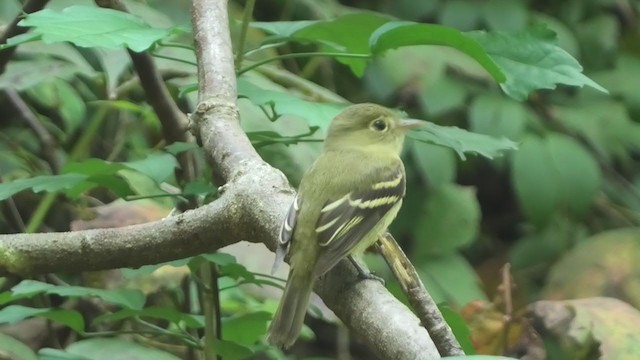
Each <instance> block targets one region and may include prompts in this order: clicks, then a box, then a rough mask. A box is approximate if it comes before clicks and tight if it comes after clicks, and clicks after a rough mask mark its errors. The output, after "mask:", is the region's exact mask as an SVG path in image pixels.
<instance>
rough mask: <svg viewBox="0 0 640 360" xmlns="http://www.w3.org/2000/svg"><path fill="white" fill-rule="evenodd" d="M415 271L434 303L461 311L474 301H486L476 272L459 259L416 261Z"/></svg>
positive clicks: (452, 256) (453, 257) (446, 257)
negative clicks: (450, 305) (451, 306)
mask: <svg viewBox="0 0 640 360" xmlns="http://www.w3.org/2000/svg"><path fill="white" fill-rule="evenodd" d="M419 260H420V262H419V263H417V262H414V263H416V264H417V265H416V268H417V270H418V274H420V278H421V279H422V280H423V281H424V282H425V286H426V287H427V289H429V293H431V295H432V296H433V298H434V299H435V301H436V302H438V303H440V302H443V301H446V302H448V303H450V304H452V305H453V306H459V307H462V306H464V305H465V304H467V303H469V302H470V301H473V300H485V301H486V300H487V295H486V294H485V293H484V292H483V291H482V289H481V288H480V281H479V279H478V276H477V275H476V273H475V271H474V270H473V268H472V267H471V265H469V263H468V262H467V260H465V259H464V258H463V257H462V256H461V255H458V254H450V255H447V256H437V257H436V256H430V257H428V258H425V257H423V258H419Z"/></svg>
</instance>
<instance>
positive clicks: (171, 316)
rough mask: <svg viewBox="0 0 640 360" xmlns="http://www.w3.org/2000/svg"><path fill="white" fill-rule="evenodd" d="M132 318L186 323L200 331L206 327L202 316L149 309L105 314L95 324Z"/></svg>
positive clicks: (167, 309)
mask: <svg viewBox="0 0 640 360" xmlns="http://www.w3.org/2000/svg"><path fill="white" fill-rule="evenodd" d="M132 317H148V318H153V319H163V320H167V321H169V322H171V323H174V324H180V323H184V325H186V326H187V327H189V328H194V329H199V328H202V327H204V318H203V317H202V316H201V315H194V314H185V313H183V312H180V311H178V310H177V309H175V308H166V307H147V308H144V309H142V310H133V309H122V310H120V311H116V312H114V313H111V314H103V315H100V316H98V317H97V318H95V320H94V324H99V323H104V322H107V321H119V320H123V319H128V318H132Z"/></svg>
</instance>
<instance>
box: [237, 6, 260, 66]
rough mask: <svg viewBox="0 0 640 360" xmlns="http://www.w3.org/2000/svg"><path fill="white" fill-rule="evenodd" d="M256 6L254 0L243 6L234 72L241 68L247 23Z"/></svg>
mask: <svg viewBox="0 0 640 360" xmlns="http://www.w3.org/2000/svg"><path fill="white" fill-rule="evenodd" d="M255 4H256V0H247V3H246V4H245V6H244V14H243V15H242V27H241V28H240V39H238V49H237V50H236V72H239V71H240V67H241V66H242V57H243V56H244V44H245V42H246V41H247V30H248V29H249V23H250V22H251V15H253V7H254V6H255Z"/></svg>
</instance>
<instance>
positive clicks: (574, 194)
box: [546, 134, 602, 217]
mask: <svg viewBox="0 0 640 360" xmlns="http://www.w3.org/2000/svg"><path fill="white" fill-rule="evenodd" d="M546 140H547V147H548V149H549V154H550V155H551V159H552V161H553V165H554V166H555V168H556V170H557V172H558V175H559V177H558V180H559V181H560V188H561V194H562V198H563V200H564V202H565V203H566V205H567V206H568V208H569V210H570V211H572V212H573V213H574V214H575V215H577V216H580V217H582V216H584V215H586V212H587V211H588V210H589V207H590V206H591V204H592V203H593V201H594V199H595V196H596V195H597V194H598V192H599V191H600V188H601V186H602V174H601V172H600V166H598V163H597V162H596V161H595V159H594V158H593V156H591V154H590V153H589V152H587V150H585V149H584V148H583V147H582V146H581V145H580V144H578V143H577V142H576V141H575V140H573V139H572V138H570V137H568V136H565V135H561V134H552V135H550V136H549V137H548V138H547V139H546Z"/></svg>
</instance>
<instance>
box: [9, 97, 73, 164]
mask: <svg viewBox="0 0 640 360" xmlns="http://www.w3.org/2000/svg"><path fill="white" fill-rule="evenodd" d="M5 94H6V95H7V98H8V99H9V101H11V103H12V104H13V106H15V108H16V109H17V110H18V112H19V114H20V116H21V117H22V119H23V120H24V121H26V123H27V124H28V125H29V127H30V128H31V130H33V132H34V133H35V134H36V137H37V138H38V140H39V141H40V153H41V154H42V156H43V157H44V158H45V159H46V160H47V163H48V164H49V167H50V168H51V173H53V174H59V173H60V170H61V169H62V164H61V162H60V158H59V156H58V143H57V141H56V140H55V139H54V137H53V136H51V133H50V132H49V131H48V130H47V129H46V128H45V127H44V126H42V124H41V123H40V120H39V119H38V117H37V116H36V115H35V114H34V113H33V111H32V110H31V109H30V108H29V105H27V103H26V102H25V101H24V100H23V99H22V97H21V96H20V94H18V92H17V91H15V90H12V89H7V90H5Z"/></svg>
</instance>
